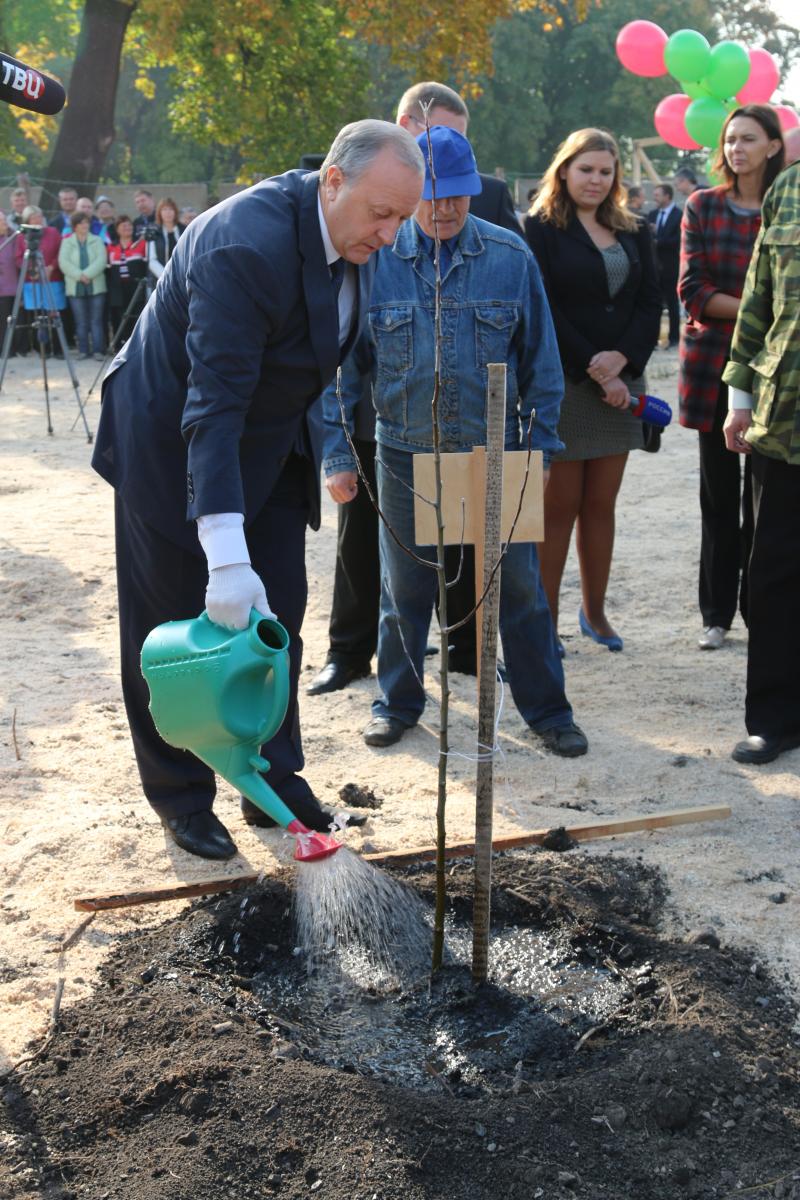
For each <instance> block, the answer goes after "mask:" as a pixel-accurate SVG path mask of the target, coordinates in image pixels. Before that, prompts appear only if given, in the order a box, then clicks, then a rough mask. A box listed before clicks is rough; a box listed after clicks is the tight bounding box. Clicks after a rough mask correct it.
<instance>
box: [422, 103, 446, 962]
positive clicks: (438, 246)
mask: <svg viewBox="0 0 800 1200" xmlns="http://www.w3.org/2000/svg"><path fill="white" fill-rule="evenodd" d="M429 110H430V103H427V104H425V103H423V105H422V115H423V118H424V120H425V136H426V140H427V149H428V168H429V170H430V176H431V209H432V214H433V235H434V237H433V240H434V253H433V268H434V275H435V285H434V307H433V313H434V316H433V343H434V360H433V395H432V397H431V429H432V436H433V469H434V479H435V508H436V573H437V576H438V580H439V643H440V647H439V681H440V697H439V770H438V787H437V792H436V902H435V906H434V915H433V955H432V960H431V971H432V972H436V971H438V970H440V969H441V966H442V960H443V957H444V917H445V899H446V880H445V863H446V857H445V849H446V843H447V828H446V822H445V815H446V809H447V760H448V756H449V752H450V744H449V720H450V682H449V678H448V666H447V653H448V650H447V574H446V569H445V558H444V544H445V543H444V511H443V507H442V452H441V430H440V426H439V396H440V389H441V351H442V267H441V252H442V242H441V238H440V237H439V220H438V216H437V213H436V168H435V165H434V160H433V145H432V143H431V124H430V113H429Z"/></svg>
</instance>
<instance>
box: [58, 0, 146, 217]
mask: <svg viewBox="0 0 800 1200" xmlns="http://www.w3.org/2000/svg"><path fill="white" fill-rule="evenodd" d="M135 7H136V0H130V3H126V2H125V0H86V5H85V8H84V10H83V20H82V23H81V32H80V37H79V39H78V50H77V53H76V55H75V63H74V65H73V68H72V73H71V75H70V82H69V87H68V88H67V107H66V109H65V110H64V116H63V118H62V122H61V128H60V130H59V132H58V138H57V139H56V144H55V148H54V150H53V157H52V159H51V160H50V165H49V166H48V168H47V183H46V184H45V186H44V188H43V189H42V195H41V199H40V204H41V207H42V208H44V209H45V210H46V211H48V210H55V209H56V208H57V207H58V200H57V197H58V189H59V187H60V186H61V185H62V184H64V183H71V184H74V185H75V186H76V187H78V186H79V187H80V190H81V191H82V192H84V193H85V194H87V195H89V196H93V195H94V191H95V184H96V183H97V180H98V179H99V178H100V175H101V174H102V170H103V164H104V163H105V160H106V155H107V154H108V151H109V149H110V147H111V143H112V142H113V140H114V106H115V104H116V99H117V85H118V83H119V72H120V59H121V57H122V44H123V42H124V40H125V33H126V30H127V28H128V22H129V21H130V19H131V16H132V15H133V11H134V9H135Z"/></svg>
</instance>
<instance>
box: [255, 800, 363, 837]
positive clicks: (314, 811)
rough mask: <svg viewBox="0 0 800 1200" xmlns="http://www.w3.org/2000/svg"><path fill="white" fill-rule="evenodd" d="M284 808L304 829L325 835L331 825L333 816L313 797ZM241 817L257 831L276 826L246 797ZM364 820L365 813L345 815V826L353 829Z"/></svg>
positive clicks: (274, 822) (294, 801) (294, 802)
mask: <svg viewBox="0 0 800 1200" xmlns="http://www.w3.org/2000/svg"><path fill="white" fill-rule="evenodd" d="M286 807H287V808H289V809H291V811H292V812H293V813H294V815H295V816H296V817H297V819H298V821H302V823H303V824H304V825H305V827H306V829H314V830H316V831H317V833H327V832H328V830H329V829H330V827H331V825H332V824H333V818H334V814H333V813H332V812H330V810H329V809H327V808H323V807H322V805H321V804H320V803H319V801H318V800H316V799H315V798H314V797H313V796H309V797H308V799H304V800H293V801H292V803H291V804H287V806H286ZM242 816H243V817H244V823H245V825H256V826H257V827H258V828H259V829H275V828H276V826H277V824H278V822H277V821H274V820H273V819H272V817H268V816H267V814H266V813H265V812H264V811H263V810H262V809H260V808H259V807H258V805H256V804H253V802H252V800H248V799H247V797H246V796H242ZM366 820H367V814H366V813H348V814H347V824H348V825H350V826H352V827H353V828H354V829H357V828H358V826H359V825H363V824H365V822H366Z"/></svg>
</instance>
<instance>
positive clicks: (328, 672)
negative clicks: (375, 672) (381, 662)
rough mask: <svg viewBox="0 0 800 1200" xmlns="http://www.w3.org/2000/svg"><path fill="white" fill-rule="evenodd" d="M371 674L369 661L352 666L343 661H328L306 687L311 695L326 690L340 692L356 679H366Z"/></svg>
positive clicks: (316, 694) (317, 694)
mask: <svg viewBox="0 0 800 1200" xmlns="http://www.w3.org/2000/svg"><path fill="white" fill-rule="evenodd" d="M369 674H371V671H370V666H369V663H367V665H366V666H365V667H364V666H361V667H350V666H347V664H346V663H342V662H329V663H326V664H325V666H324V667H323V668H322V670H321V671H320V672H319V674H318V675H315V676H314V678H313V679H312V680H311V683H310V684H309V685H308V687H307V688H306V694H307V695H309V696H321V695H322V694H323V693H324V692H338V691H341V689H342V688H346V687H347V685H348V683H352V682H353V680H354V679H366V677H367V676H368V675H369Z"/></svg>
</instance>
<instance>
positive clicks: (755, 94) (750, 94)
mask: <svg viewBox="0 0 800 1200" xmlns="http://www.w3.org/2000/svg"><path fill="white" fill-rule="evenodd" d="M747 53H748V54H749V55H750V75H749V77H748V80H747V83H746V84H745V85H744V87H743V88H742V89H741V91H738V92H737V93H736V99H737V100H738V101H739V103H740V104H766V103H767V101H768V100H769V98H770V96H771V95H772V93H773V92H774V91H775V88H776V87H777V86H778V84H779V82H780V78H781V73H780V69H779V67H778V64H777V63H776V62H775V59H774V58H773V57H772V55H771V54H770V52H769V50H763V49H762V48H761V46H756V48H755V49H754V50H748V51H747Z"/></svg>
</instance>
